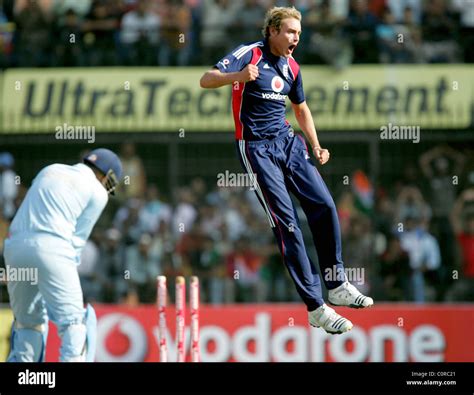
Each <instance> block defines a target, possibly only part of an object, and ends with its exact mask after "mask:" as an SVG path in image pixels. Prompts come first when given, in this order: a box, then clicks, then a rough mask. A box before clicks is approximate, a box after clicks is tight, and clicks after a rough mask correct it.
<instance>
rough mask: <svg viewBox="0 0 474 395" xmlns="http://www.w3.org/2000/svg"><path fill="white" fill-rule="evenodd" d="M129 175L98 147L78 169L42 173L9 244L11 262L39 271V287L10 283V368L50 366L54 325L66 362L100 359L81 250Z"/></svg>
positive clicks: (7, 251)
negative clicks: (49, 341)
mask: <svg viewBox="0 0 474 395" xmlns="http://www.w3.org/2000/svg"><path fill="white" fill-rule="evenodd" d="M121 177H122V165H121V163H120V159H119V158H118V157H117V155H116V154H115V153H113V152H112V151H110V150H108V149H105V148H99V149H95V150H93V151H91V152H90V153H89V154H87V155H86V156H85V157H84V159H83V163H78V164H76V165H73V166H69V165H64V164H53V165H50V166H47V167H45V168H44V169H43V170H41V171H40V172H39V174H38V175H37V176H36V178H35V179H34V181H33V184H32V186H31V188H30V189H29V191H28V193H27V195H26V197H25V199H24V201H23V203H22V204H21V206H20V208H19V209H18V212H17V213H16V215H15V217H14V219H13V221H12V223H11V226H10V229H9V235H8V237H7V239H6V240H5V248H4V257H5V264H6V265H9V266H10V267H12V268H34V269H36V270H37V273H38V282H37V283H36V284H32V283H30V282H26V281H11V282H8V284H7V285H8V293H9V296H10V305H11V308H12V310H13V314H14V317H15V321H14V323H13V325H12V336H11V350H10V354H9V356H8V359H7V361H8V362H43V361H44V360H45V349H46V340H47V337H48V320H49V319H51V320H52V321H53V322H54V323H55V324H56V326H57V328H58V334H59V336H60V338H61V349H60V361H61V362H83V361H93V359H94V355H95V338H96V316H95V312H94V309H93V307H92V306H91V305H87V307H86V308H84V302H83V296H82V289H81V284H80V281H79V275H78V272H77V265H79V264H80V257H81V251H82V249H83V247H84V245H85V243H86V241H87V239H88V237H89V235H90V233H91V231H92V228H93V227H94V225H95V224H96V222H97V220H98V219H99V217H100V215H101V213H102V211H103V210H104V208H105V206H106V204H107V201H108V195H109V194H113V193H114V190H115V188H116V186H117V185H118V183H119V181H120V179H121Z"/></svg>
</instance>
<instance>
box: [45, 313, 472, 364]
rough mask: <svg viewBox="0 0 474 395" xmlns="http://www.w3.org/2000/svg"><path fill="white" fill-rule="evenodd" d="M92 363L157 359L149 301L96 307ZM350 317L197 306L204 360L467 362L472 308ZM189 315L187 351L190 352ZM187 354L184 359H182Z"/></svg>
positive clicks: (52, 341) (51, 353)
mask: <svg viewBox="0 0 474 395" xmlns="http://www.w3.org/2000/svg"><path fill="white" fill-rule="evenodd" d="M95 308H96V312H97V317H98V338H97V353H96V361H99V362H125V361H126V362H142V361H145V362H156V361H158V360H159V356H158V355H159V354H158V326H157V312H156V308H155V306H148V305H145V306H139V307H127V306H120V305H96V306H95ZM338 311H340V312H341V313H342V312H343V314H344V315H345V316H346V317H347V318H349V319H350V320H352V321H353V323H354V324H355V326H354V328H353V329H352V331H350V332H348V333H346V334H344V335H338V336H331V335H328V334H326V333H325V332H324V331H322V330H321V329H316V328H310V327H309V326H308V324H307V318H306V311H305V309H304V308H302V306H301V305H299V304H298V305H292V304H258V305H226V306H221V307H211V306H202V307H201V310H200V320H201V322H200V325H201V358H202V361H203V362H227V361H237V362H270V361H273V362H331V361H335V362H366V361H367V362H383V361H387V362H392V361H394V362H404V361H407V362H409V361H413V362H442V361H445V362H459V361H474V343H473V342H466V341H465V339H466V335H468V336H469V334H471V333H472V332H473V330H474V306H473V305H466V306H460V305H442V306H441V305H437V306H436V305H433V306H429V305H424V306H415V305H407V304H404V305H399V304H397V305H389V304H386V305H382V304H381V305H379V306H376V307H373V308H371V309H368V310H351V309H347V308H339V309H338ZM167 321H168V333H167V342H168V348H169V357H168V360H169V361H175V360H176V346H175V341H174V338H175V334H174V331H175V315H174V309H173V308H171V307H170V308H169V309H167ZM188 324H189V314H188V313H187V314H186V339H187V342H186V348H187V354H188V355H189V325H188ZM58 349H59V339H58V337H57V334H56V330H55V328H54V326H51V328H50V335H49V340H48V348H47V360H48V361H57V360H58ZM188 359H189V358H188Z"/></svg>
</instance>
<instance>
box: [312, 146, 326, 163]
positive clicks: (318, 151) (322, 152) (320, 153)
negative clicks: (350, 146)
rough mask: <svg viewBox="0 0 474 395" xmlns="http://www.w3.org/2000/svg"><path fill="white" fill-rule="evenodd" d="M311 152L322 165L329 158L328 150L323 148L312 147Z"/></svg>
mask: <svg viewBox="0 0 474 395" xmlns="http://www.w3.org/2000/svg"><path fill="white" fill-rule="evenodd" d="M313 154H314V156H315V157H316V159H317V160H318V161H319V163H320V164H322V165H324V164H325V163H326V162H327V161H328V160H329V156H330V155H329V151H328V150H327V149H325V148H320V147H315V148H313Z"/></svg>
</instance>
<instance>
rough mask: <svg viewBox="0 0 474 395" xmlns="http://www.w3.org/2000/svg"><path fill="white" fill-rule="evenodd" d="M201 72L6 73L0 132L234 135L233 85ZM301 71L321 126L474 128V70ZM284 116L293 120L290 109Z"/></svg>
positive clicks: (268, 97) (270, 97)
mask: <svg viewBox="0 0 474 395" xmlns="http://www.w3.org/2000/svg"><path fill="white" fill-rule="evenodd" d="M205 70H206V69H205V68H201V67H200V68H88V69H81V68H71V69H16V70H7V71H6V72H5V73H4V76H3V81H2V84H1V85H2V91H3V95H2V106H1V114H2V122H1V129H2V130H1V132H2V133H29V132H33V133H54V132H55V131H58V130H60V131H62V130H66V131H67V130H69V129H70V130H77V127H82V128H85V127H94V128H95V131H96V132H102V131H109V132H110V131H113V132H121V131H123V132H125V131H149V132H160V131H168V132H170V131H181V130H182V131H233V128H234V124H233V120H232V114H231V105H230V103H231V93H232V87H231V86H228V87H223V88H220V89H217V90H205V89H201V88H200V87H199V78H200V77H201V75H202V73H203V72H204V71H205ZM302 72H303V81H304V87H305V92H306V99H307V102H308V105H309V107H310V108H311V110H312V111H313V114H314V116H315V122H316V125H317V127H318V129H320V130H328V129H347V130H354V129H369V130H370V129H375V130H380V127H382V126H383V125H386V124H388V123H391V124H397V125H409V126H419V127H421V128H426V129H430V128H466V127H469V126H472V125H473V124H474V123H473V111H474V89H473V85H474V82H473V81H474V80H473V79H472V75H473V72H474V70H473V67H472V66H468V65H443V66H438V65H413V66H390V67H382V66H380V65H372V66H352V67H350V68H348V69H347V70H346V71H342V72H340V71H335V70H333V69H331V68H327V67H311V66H305V67H303V68H302ZM273 93H274V94H272V87H270V86H269V87H268V90H267V91H266V92H262V97H265V98H266V99H265V100H282V99H284V98H282V97H281V96H282V95H279V94H277V93H276V92H273ZM287 102H288V100H287ZM288 110H290V106H289V104H288ZM288 119H289V121H290V122H291V123H292V124H293V125H296V121H295V119H294V117H293V115H292V112H291V111H289V115H288ZM65 125H66V127H65ZM58 128H59V129H58ZM74 128H76V129H74Z"/></svg>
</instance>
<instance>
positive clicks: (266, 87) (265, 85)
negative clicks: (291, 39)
mask: <svg viewBox="0 0 474 395" xmlns="http://www.w3.org/2000/svg"><path fill="white" fill-rule="evenodd" d="M250 63H251V64H254V65H256V66H257V67H258V72H259V76H258V78H257V79H256V80H255V81H249V82H246V83H239V82H235V83H234V84H233V90H232V110H233V115H234V122H235V138H236V139H237V140H250V141H253V140H266V139H273V138H275V137H278V136H279V135H281V134H282V133H284V132H287V131H288V130H289V129H290V128H291V126H290V124H289V123H288V121H287V120H286V119H285V110H286V98H287V97H288V98H289V99H290V100H291V101H292V102H293V103H295V104H300V103H302V102H304V100H305V97H304V92H303V81H302V77H301V71H300V67H299V65H298V63H296V61H295V60H294V59H293V58H292V57H289V58H285V57H284V56H275V55H273V54H272V53H271V52H270V47H269V45H268V42H267V40H265V41H256V42H253V43H250V44H245V45H241V46H239V47H238V48H237V49H235V50H234V51H233V52H232V53H230V54H228V55H227V56H225V57H224V58H223V59H221V60H220V61H219V62H218V63H217V64H216V65H215V67H216V68H217V69H219V70H220V71H221V72H223V73H232V72H238V71H241V70H242V69H244V68H245V67H246V66H247V65H248V64H250Z"/></svg>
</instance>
